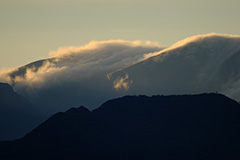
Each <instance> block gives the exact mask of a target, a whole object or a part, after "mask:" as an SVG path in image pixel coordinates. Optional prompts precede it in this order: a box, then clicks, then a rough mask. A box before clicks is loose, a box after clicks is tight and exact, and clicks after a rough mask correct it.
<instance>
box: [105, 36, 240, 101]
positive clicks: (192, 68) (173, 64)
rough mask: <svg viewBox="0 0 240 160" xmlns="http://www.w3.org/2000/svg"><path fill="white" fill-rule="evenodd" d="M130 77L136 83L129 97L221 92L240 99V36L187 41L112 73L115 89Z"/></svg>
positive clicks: (195, 37) (194, 38)
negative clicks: (124, 78)
mask: <svg viewBox="0 0 240 160" xmlns="http://www.w3.org/2000/svg"><path fill="white" fill-rule="evenodd" d="M126 74H127V75H128V76H129V78H128V81H132V82H133V83H131V85H130V86H128V87H130V88H129V89H128V93H129V94H149V95H152V94H188V93H200V92H215V91H219V92H221V93H224V94H226V95H228V96H230V97H232V98H235V99H237V100H240V86H239V85H238V84H239V81H240V36H234V35H222V34H216V33H211V34H206V35H197V36H193V37H189V38H186V39H184V40H182V41H179V42H177V43H175V44H173V45H172V46H170V47H169V48H166V49H164V50H161V51H160V52H156V53H152V54H151V57H150V58H148V59H147V60H145V61H142V62H139V63H138V64H136V65H133V66H130V67H127V68H124V69H122V70H120V71H117V72H114V73H112V74H111V76H109V78H110V80H111V81H112V84H113V86H115V81H116V80H118V79H119V77H124V75H126ZM142 88H144V89H142Z"/></svg>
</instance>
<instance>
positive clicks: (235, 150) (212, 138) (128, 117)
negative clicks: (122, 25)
mask: <svg viewBox="0 0 240 160" xmlns="http://www.w3.org/2000/svg"><path fill="white" fill-rule="evenodd" d="M239 115H240V105H239V104H238V103H237V102H236V101H234V100H232V99H230V98H228V97H225V96H224V95H221V94H200V95H181V96H180V95H179V96H178V95H172V96H152V97H148V96H125V97H122V98H117V99H112V100H109V101H107V102H105V103H104V104H102V105H101V106H100V107H99V108H97V109H95V110H93V111H89V110H88V109H87V108H85V107H79V108H71V109H69V110H68V111H66V112H59V113H57V114H55V115H53V116H52V117H50V118H49V119H48V120H47V121H45V122H44V123H42V124H41V125H40V126H38V127H37V128H35V129H34V130H33V131H32V132H30V133H28V134H27V135H25V136H24V137H23V138H22V139H19V140H15V141H6V142H1V143H0V158H1V159H85V160H91V159H94V160H95V159H112V160H116V159H151V160H152V159H162V160H172V159H174V160H175V159H178V160H186V159H191V160H192V159H194V160H202V159H218V160H219V159H231V160H238V159H240V147H239V143H240V136H239V135H240V116H239Z"/></svg>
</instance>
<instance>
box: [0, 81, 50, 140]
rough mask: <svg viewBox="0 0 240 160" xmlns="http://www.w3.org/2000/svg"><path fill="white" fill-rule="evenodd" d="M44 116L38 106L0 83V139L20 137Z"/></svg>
mask: <svg viewBox="0 0 240 160" xmlns="http://www.w3.org/2000/svg"><path fill="white" fill-rule="evenodd" d="M45 118H46V117H45V116H44V114H43V113H42V112H41V111H40V109H39V108H37V107H36V106H34V105H33V104H32V103H30V102H29V101H27V100H26V99H24V98H23V97H22V96H20V95H18V94H17V93H15V92H14V90H13V89H12V87H11V86H10V85H8V84H6V83H0V141H2V140H10V139H11V140H12V139H16V138H21V137H23V136H24V134H26V133H27V132H30V131H31V130H32V129H33V128H34V127H36V126H37V125H39V124H40V123H41V122H42V121H43V120H44V119H45Z"/></svg>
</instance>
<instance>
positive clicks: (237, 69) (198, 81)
mask: <svg viewBox="0 0 240 160" xmlns="http://www.w3.org/2000/svg"><path fill="white" fill-rule="evenodd" d="M58 52H59V54H60V53H61V54H60V55H58V56H55V57H52V58H48V59H44V60H40V61H36V62H33V63H30V64H28V65H25V66H22V67H19V68H17V69H15V70H14V71H11V72H8V73H7V74H4V75H0V81H5V82H8V83H9V84H11V85H12V86H13V88H14V89H15V90H16V92H17V93H19V94H20V95H22V96H24V97H25V98H27V99H28V100H30V101H31V102H32V103H34V104H35V105H37V106H38V107H42V109H44V110H45V113H47V114H48V115H51V114H53V113H55V112H57V111H63V110H66V109H67V108H69V107H71V106H72V107H74V106H78V105H79V104H81V105H84V106H86V107H87V108H88V109H94V108H96V107H97V106H99V105H100V104H101V103H103V102H104V101H106V100H108V99H111V98H115V97H119V96H124V95H126V94H128V95H138V94H144V95H154V94H164V95H169V94H197V93H205V92H220V93H223V94H225V95H227V96H229V97H231V98H233V99H235V100H238V101H239V100H240V87H239V86H240V36H233V35H222V34H215V33H211V34H206V35H197V36H193V37H189V38H186V39H184V40H182V41H179V42H177V43H175V44H173V45H172V46H170V47H168V48H164V47H161V46H159V45H156V44H155V43H151V42H145V43H143V42H131V41H122V40H116V41H104V42H92V43H90V44H89V45H87V46H83V47H79V48H65V49H62V50H59V51H58ZM62 52H63V53H62Z"/></svg>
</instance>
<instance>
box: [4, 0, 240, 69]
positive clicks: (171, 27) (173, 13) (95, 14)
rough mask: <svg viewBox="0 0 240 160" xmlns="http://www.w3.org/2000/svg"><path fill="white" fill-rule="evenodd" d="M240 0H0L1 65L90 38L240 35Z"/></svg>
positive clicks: (169, 38)
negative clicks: (209, 34) (212, 33)
mask: <svg viewBox="0 0 240 160" xmlns="http://www.w3.org/2000/svg"><path fill="white" fill-rule="evenodd" d="M239 6H240V1H239V0H228V1H226V0H121V1H116V0H0V62H1V63H0V69H7V68H14V67H19V66H22V65H25V64H27V63H30V62H33V61H36V60H39V59H43V58H48V57H49V52H51V51H54V50H58V48H60V47H67V46H82V45H85V44H88V43H89V42H90V41H106V40H117V39H123V40H130V41H132V40H142V41H146V40H149V41H157V42H159V43H160V44H162V45H163V46H170V45H171V44H173V43H175V42H177V41H179V40H181V39H184V38H187V37H189V36H193V35H197V34H206V33H211V32H215V33H226V34H234V35H240V29H239V28H240V21H239V17H240V10H239Z"/></svg>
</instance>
